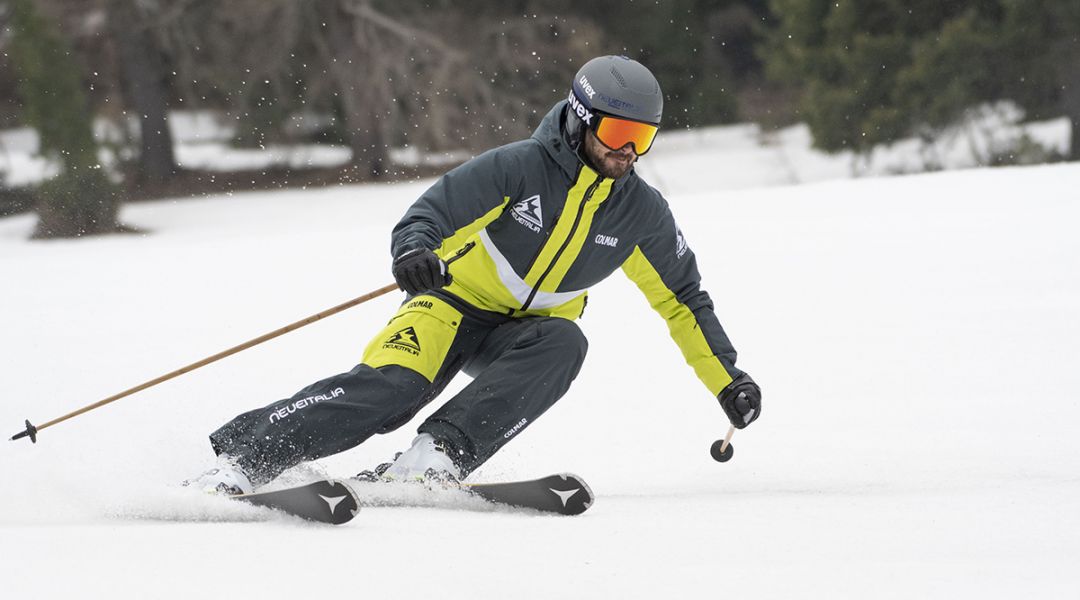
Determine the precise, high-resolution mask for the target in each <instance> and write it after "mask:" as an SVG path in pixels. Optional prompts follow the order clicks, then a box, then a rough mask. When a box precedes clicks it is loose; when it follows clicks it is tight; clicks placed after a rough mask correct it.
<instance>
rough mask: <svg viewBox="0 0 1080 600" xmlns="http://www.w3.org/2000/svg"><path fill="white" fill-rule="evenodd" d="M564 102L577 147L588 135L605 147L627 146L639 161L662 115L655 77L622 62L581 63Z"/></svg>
mask: <svg viewBox="0 0 1080 600" xmlns="http://www.w3.org/2000/svg"><path fill="white" fill-rule="evenodd" d="M567 101H568V107H567V112H568V118H567V119H566V127H567V133H568V134H569V136H570V139H571V140H572V141H573V142H574V144H575V145H579V144H580V143H581V141H582V140H583V139H584V137H583V136H584V133H585V131H586V130H590V129H591V130H592V131H593V132H594V133H596V134H597V138H599V139H600V141H601V143H603V144H604V145H606V146H608V147H610V148H612V149H618V148H621V147H623V146H625V145H626V144H627V143H631V144H633V145H634V151H635V153H637V154H639V155H641V154H644V153H645V152H647V151H648V150H649V148H650V147H651V145H652V140H653V136H654V135H655V134H656V130H657V128H658V127H659V125H660V118H661V116H662V115H663V112H664V95H663V93H662V92H661V91H660V84H659V83H658V82H657V81H656V77H654V76H653V74H652V73H651V72H649V69H647V68H646V67H645V65H643V64H641V63H639V62H637V61H636V60H633V59H631V58H627V57H625V56H600V57H597V58H594V59H592V60H590V61H589V62H587V63H585V64H584V65H583V66H582V67H581V69H579V70H578V72H577V75H575V76H574V81H573V83H572V84H571V89H570V95H569V96H568V98H567ZM605 120H606V121H607V122H606V123H604V122H605ZM602 124H603V126H602Z"/></svg>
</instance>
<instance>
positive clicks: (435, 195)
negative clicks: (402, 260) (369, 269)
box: [390, 148, 517, 256]
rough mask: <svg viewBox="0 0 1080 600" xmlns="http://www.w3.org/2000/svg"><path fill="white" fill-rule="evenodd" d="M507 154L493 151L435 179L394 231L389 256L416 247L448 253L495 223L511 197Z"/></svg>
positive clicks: (509, 155)
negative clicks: (492, 222)
mask: <svg viewBox="0 0 1080 600" xmlns="http://www.w3.org/2000/svg"><path fill="white" fill-rule="evenodd" d="M511 154H512V153H507V152H504V151H503V149H500V148H496V149H494V150H490V151H488V152H485V153H483V154H481V155H479V156H477V157H475V158H472V159H471V160H469V161H467V162H465V163H464V164H462V165H460V166H458V167H456V168H454V169H452V170H450V171H449V172H447V173H446V174H445V175H443V176H442V177H440V178H439V180H438V181H436V182H435V184H434V185H432V186H431V187H430V188H428V190H427V191H426V192H424V193H423V195H421V196H420V198H419V199H417V201H416V202H414V203H413V205H412V206H411V207H410V208H409V210H408V211H406V212H405V216H404V217H402V219H401V221H399V222H398V224H397V225H396V226H395V227H394V231H393V233H392V235H391V247H390V251H391V253H392V255H393V256H399V255H401V254H402V253H403V252H406V251H408V250H413V249H416V248H425V249H428V250H435V251H439V250H440V248H441V249H442V250H443V254H445V253H447V252H451V251H453V250H456V249H457V247H458V246H460V245H461V243H463V242H464V239H465V238H467V237H468V236H469V235H471V234H472V233H475V232H476V231H479V230H480V229H481V228H483V227H485V226H486V225H487V224H488V223H490V222H491V221H493V220H495V218H497V217H498V216H499V214H500V213H501V212H502V209H503V208H504V207H505V206H506V204H507V202H509V198H510V196H511V195H512V194H513V190H512V189H510V188H511V180H512V179H513V178H514V173H515V172H516V171H517V170H516V169H513V168H512V164H513V162H514V157H513V156H512V155H511ZM459 238H460V239H459ZM444 246H445V247H444Z"/></svg>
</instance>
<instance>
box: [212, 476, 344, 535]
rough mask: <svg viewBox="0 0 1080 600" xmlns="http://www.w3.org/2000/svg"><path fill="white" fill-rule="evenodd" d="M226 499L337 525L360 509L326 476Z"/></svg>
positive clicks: (339, 485) (342, 486) (338, 484)
mask: <svg viewBox="0 0 1080 600" xmlns="http://www.w3.org/2000/svg"><path fill="white" fill-rule="evenodd" d="M230 498H233V499H236V500H239V501H241V502H246V503H248V504H253V505H255V506H264V507H266V508H271V509H274V510H278V511H281V512H283V513H286V514H289V515H292V516H294V517H300V518H301V519H306V520H308V521H318V522H320V523H329V524H332V525H341V524H343V523H348V522H349V521H351V520H352V518H353V517H354V516H356V513H357V512H358V511H359V510H360V503H359V502H358V501H357V498H356V495H355V494H353V492H352V490H351V489H350V488H349V486H348V485H346V484H345V483H344V482H342V481H338V480H336V479H326V480H323V481H315V482H313V483H308V484H305V485H300V486H296V487H291V488H285V489H282V490H274V491H272V492H255V493H254V494H241V495H239V496H230Z"/></svg>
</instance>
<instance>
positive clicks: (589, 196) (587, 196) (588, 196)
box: [519, 177, 604, 310]
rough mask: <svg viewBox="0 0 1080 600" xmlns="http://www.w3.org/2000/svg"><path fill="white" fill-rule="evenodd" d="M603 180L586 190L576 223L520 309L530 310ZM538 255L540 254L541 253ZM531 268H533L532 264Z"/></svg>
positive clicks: (575, 218)
mask: <svg viewBox="0 0 1080 600" xmlns="http://www.w3.org/2000/svg"><path fill="white" fill-rule="evenodd" d="M602 181H604V178H603V177H597V178H596V181H594V182H592V184H591V185H590V186H589V187H588V189H586V190H585V196H584V197H583V198H582V199H581V204H580V205H579V206H578V211H577V215H576V216H574V224H573V226H571V227H570V233H568V234H567V235H566V239H565V240H563V243H562V245H561V246H559V249H558V250H556V251H555V257H554V258H552V259H551V262H550V263H548V266H547V269H544V272H543V273H542V274H541V275H540V279H537V280H536V285H534V286H533V289H532V291H531V292H529V297H528V299H526V300H525V304H522V305H521V308H520V309H519V310H529V305H530V304H532V301H533V300H534V299H535V298H536V292H538V291H540V285H541V284H543V283H544V279H545V278H546V277H547V276H548V274H549V273H551V270H552V269H554V268H555V264H556V263H558V262H559V257H560V256H562V253H563V251H565V250H566V247H567V246H569V245H570V240H572V239H574V233H575V232H577V228H578V225H580V224H581V217H583V216H584V215H585V205H586V204H588V203H589V200H590V199H592V195H593V193H594V192H596V188H598V187H600V183H601V182H602ZM541 248H543V246H541ZM537 256H540V255H539V253H538V254H537ZM529 268H530V269H531V268H532V267H531V265H530V267H529Z"/></svg>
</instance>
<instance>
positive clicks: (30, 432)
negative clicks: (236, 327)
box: [11, 242, 476, 444]
mask: <svg viewBox="0 0 1080 600" xmlns="http://www.w3.org/2000/svg"><path fill="white" fill-rule="evenodd" d="M475 245H476V242H469V243H468V244H465V245H464V246H462V247H461V249H460V250H458V251H457V252H455V253H454V255H453V256H451V257H450V258H448V259H447V260H446V264H447V265H448V266H449V265H450V263H452V262H454V261H455V260H457V259H459V258H461V257H462V256H465V254H466V253H468V252H469V250H472V249H473V246H475ZM396 289H398V285H397V284H396V283H391V284H390V285H386V286H383V287H381V288H379V289H377V290H375V291H374V292H371V293H368V294H364V295H363V296H360V297H357V298H353V299H352V300H349V301H348V302H344V303H342V304H338V305H337V306H335V307H333V308H328V309H326V310H324V311H322V312H320V313H315V314H313V315H311V316H310V317H308V318H306V319H301V320H299V321H297V322H295V323H292V324H291V325H286V326H285V327H282V328H281V329H276V330H274V331H271V332H270V333H267V334H264V335H260V336H259V337H257V338H255V339H253V340H249V341H247V342H244V343H243V344H240V345H239V346H233V347H232V348H229V349H228V350H223V351H221V352H218V353H217V354H215V355H213V356H208V357H206V358H204V359H202V360H200V361H199V362H195V363H192V364H190V365H188V366H186V367H183V368H181V369H177V370H175V371H173V372H171V373H166V374H164V375H162V376H161V377H158V378H156V379H151V380H150V381H147V382H146V383H142V384H139V385H137V386H135V387H133V388H131V389H129V390H124V391H123V392H120V393H119V394H116V395H114V396H109V397H108V398H105V399H104V400H99V401H97V402H95V403H93V404H88V405H86V406H84V407H82V408H80V409H79V410H76V411H74V412H70V413H68V414H66V415H64V416H62V417H57V418H55V419H53V420H52V421H49V422H48V423H42V424H41V425H37V426H35V425H33V424H32V423H30V420H29V419H27V420H26V421H25V423H26V429H25V430H24V431H20V432H19V433H16V434H15V435H13V436H12V437H11V441H13V442H14V441H15V440H18V439H20V438H24V437H28V438H30V441H31V442H33V443H35V444H36V443H37V434H38V432H39V431H41V430H42V429H45V428H46V427H52V426H53V425H56V424H57V423H61V422H63V421H66V420H68V419H70V418H72V417H77V416H79V415H81V414H83V413H86V412H90V411H92V410H94V409H95V408H100V407H102V406H105V405H106V404H109V403H110V402H115V401H117V400H119V399H121V398H123V397H125V396H130V395H132V394H134V393H136V392H141V391H143V390H145V389H146V388H150V387H153V386H155V385H157V384H159V383H162V382H164V381H168V380H170V379H172V378H174V377H179V376H181V375H183V374H184V373H190V372H191V371H194V370H195V369H198V368H200V367H205V366H206V365H208V364H210V363H212V362H216V361H219V360H221V359H223V358H225V357H227V356H232V355H233V354H236V353H237V352H241V351H244V350H247V349H248V348H251V347H252V346H258V345H259V344H261V343H263V342H265V341H268V340H272V339H274V338H276V337H278V336H282V335H285V334H286V333H289V332H290V331H295V330H297V329H300V328H301V327H304V326H306V325H311V324H312V323H314V322H315V321H319V320H321V319H325V318H326V317H329V316H331V315H336V314H337V313H339V312H341V311H343V310H347V309H350V308H352V307H354V306H356V305H358V304H363V303H365V302H367V301H368V300H372V299H375V298H378V297H379V296H382V295H383V294H387V293H390V292H392V291H394V290H396Z"/></svg>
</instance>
